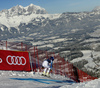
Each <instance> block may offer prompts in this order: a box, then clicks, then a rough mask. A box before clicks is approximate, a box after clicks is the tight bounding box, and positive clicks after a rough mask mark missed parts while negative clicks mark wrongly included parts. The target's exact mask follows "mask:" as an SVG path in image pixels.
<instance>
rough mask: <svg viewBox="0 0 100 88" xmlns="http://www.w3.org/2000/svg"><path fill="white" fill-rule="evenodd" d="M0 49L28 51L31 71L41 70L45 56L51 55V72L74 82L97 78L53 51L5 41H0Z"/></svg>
mask: <svg viewBox="0 0 100 88" xmlns="http://www.w3.org/2000/svg"><path fill="white" fill-rule="evenodd" d="M0 49H3V50H17V51H28V52H29V55H30V64H31V68H32V71H34V72H42V71H43V69H42V62H43V61H44V59H45V58H49V57H50V56H53V57H54V58H55V60H54V62H53V69H52V71H51V74H60V75H63V76H66V77H69V78H71V79H73V80H74V81H76V82H85V81H89V80H94V79H97V78H96V77H92V76H90V75H88V74H87V73H85V72H83V71H82V70H79V69H78V68H76V67H75V66H73V64H72V63H70V62H68V61H66V60H65V59H64V58H62V57H60V55H59V54H58V53H57V54H55V53H54V52H48V51H45V50H40V49H38V48H37V47H36V46H31V45H27V44H24V43H22V42H21V43H19V42H18V43H17V42H7V41H0Z"/></svg>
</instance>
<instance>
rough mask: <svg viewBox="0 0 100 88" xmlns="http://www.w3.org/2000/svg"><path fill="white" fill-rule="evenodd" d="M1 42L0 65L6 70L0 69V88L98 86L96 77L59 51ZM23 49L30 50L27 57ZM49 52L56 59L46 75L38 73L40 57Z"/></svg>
mask: <svg viewBox="0 0 100 88" xmlns="http://www.w3.org/2000/svg"><path fill="white" fill-rule="evenodd" d="M1 45H2V47H1V48H2V50H0V52H1V56H0V58H1V63H0V64H1V65H0V66H1V67H3V69H5V70H3V69H2V68H0V70H1V71H0V88H80V87H81V88H99V87H98V86H99V84H98V83H99V79H97V78H95V77H91V76H90V75H88V74H86V73H84V72H83V71H81V70H79V69H78V68H76V67H74V66H73V65H72V64H71V63H69V62H67V61H65V60H64V59H63V58H61V57H60V56H59V55H58V54H57V55H56V54H54V53H53V52H46V51H41V50H38V49H37V47H34V46H31V47H30V46H26V45H24V44H23V43H17V44H16V43H11V42H10V43H7V41H6V42H1ZM5 46H6V47H5ZM12 50H13V51H12ZM16 50H17V51H16ZM23 51H25V52H23ZM26 51H28V52H30V53H29V57H27V56H28V55H27V52H26ZM4 52H6V53H4ZM18 53H19V56H18V55H17V54H18ZM24 54H25V55H24ZM5 55H8V56H5ZM11 55H15V56H11ZM22 55H23V56H22ZM50 55H53V56H54V58H55V62H54V67H53V69H52V72H51V73H50V78H48V77H45V76H41V74H42V72H43V69H42V68H41V63H42V61H43V58H45V57H46V58H47V57H49V56H50ZM24 57H25V58H24ZM18 58H19V59H18ZM21 58H23V61H21ZM26 58H27V59H26ZM19 61H20V62H19ZM91 80H92V81H91ZM96 80H97V81H96ZM95 81H96V82H95ZM94 83H96V84H97V85H95V84H94ZM90 84H91V85H90Z"/></svg>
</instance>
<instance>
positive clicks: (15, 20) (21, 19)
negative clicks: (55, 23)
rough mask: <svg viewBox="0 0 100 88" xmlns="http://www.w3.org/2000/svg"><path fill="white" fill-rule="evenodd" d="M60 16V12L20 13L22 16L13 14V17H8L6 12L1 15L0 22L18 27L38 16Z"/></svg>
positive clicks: (51, 17) (54, 17)
mask: <svg viewBox="0 0 100 88" xmlns="http://www.w3.org/2000/svg"><path fill="white" fill-rule="evenodd" d="M59 16H60V14H31V15H26V16H24V15H20V16H13V17H6V16H5V14H2V15H1V16H0V24H4V25H5V26H7V27H17V26H19V24H20V23H26V24H27V23H29V22H30V21H31V20H32V19H36V18H41V17H45V18H50V19H51V20H52V19H56V18H58V17H59Z"/></svg>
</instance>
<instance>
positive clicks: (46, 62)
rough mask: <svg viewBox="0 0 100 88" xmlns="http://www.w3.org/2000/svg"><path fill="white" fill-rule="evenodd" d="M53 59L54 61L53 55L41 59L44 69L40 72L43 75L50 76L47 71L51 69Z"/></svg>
mask: <svg viewBox="0 0 100 88" xmlns="http://www.w3.org/2000/svg"><path fill="white" fill-rule="evenodd" d="M53 61H54V57H52V56H51V57H50V58H49V59H46V60H44V61H43V63H42V66H43V67H44V71H43V74H42V75H43V76H48V77H50V75H49V72H50V70H51V69H52V66H53Z"/></svg>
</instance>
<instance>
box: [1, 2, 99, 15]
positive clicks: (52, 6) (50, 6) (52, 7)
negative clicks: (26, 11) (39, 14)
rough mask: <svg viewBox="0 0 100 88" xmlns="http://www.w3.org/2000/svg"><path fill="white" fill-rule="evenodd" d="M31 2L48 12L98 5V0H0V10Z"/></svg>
mask: <svg viewBox="0 0 100 88" xmlns="http://www.w3.org/2000/svg"><path fill="white" fill-rule="evenodd" d="M31 3H33V4H34V5H38V6H40V7H43V8H45V9H46V11H47V12H48V13H50V14H52V13H63V12H80V11H91V10H92V9H93V8H95V7H96V6H100V0H0V11H1V10H3V9H9V8H11V7H13V6H16V5H22V6H24V7H26V6H28V5H30V4H31Z"/></svg>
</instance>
